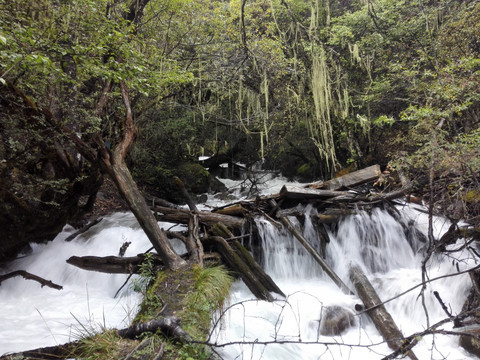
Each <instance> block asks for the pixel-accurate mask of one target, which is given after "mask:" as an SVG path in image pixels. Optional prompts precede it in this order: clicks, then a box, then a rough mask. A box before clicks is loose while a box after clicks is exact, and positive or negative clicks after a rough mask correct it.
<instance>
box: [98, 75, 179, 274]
mask: <svg viewBox="0 0 480 360" xmlns="http://www.w3.org/2000/svg"><path fill="white" fill-rule="evenodd" d="M120 89H121V91H122V98H123V102H124V104H125V109H126V114H125V130H124V132H123V138H122V140H121V141H120V142H119V143H118V145H117V146H116V147H115V150H114V151H113V153H112V155H111V156H109V155H108V154H105V153H104V154H105V155H107V156H102V157H101V159H100V160H101V165H102V169H103V170H104V171H105V172H106V173H108V174H109V176H110V177H111V178H112V180H113V181H114V183H115V185H117V188H118V191H119V192H120V194H121V195H122V197H123V198H124V199H125V201H126V202H127V204H128V207H129V208H130V210H131V211H132V213H133V214H134V215H135V217H136V219H137V221H138V222H139V224H140V226H141V227H142V229H143V231H145V234H146V235H147V237H148V239H149V240H150V242H151V243H152V245H153V247H154V249H155V250H156V251H157V253H158V255H160V257H161V258H162V260H163V261H164V263H165V265H166V266H167V267H168V268H169V269H172V270H175V269H178V268H180V267H182V266H185V265H186V262H185V260H183V259H182V258H181V257H180V256H179V255H178V254H177V253H176V252H175V251H174V250H173V247H172V245H171V244H170V242H169V241H168V238H167V236H166V234H165V232H164V231H163V230H162V229H160V227H159V226H158V223H157V220H156V219H155V216H154V215H153V213H152V211H151V210H150V208H149V207H148V205H147V203H146V202H145V198H144V197H143V195H142V193H141V192H140V190H139V189H138V187H137V184H136V183H135V181H134V180H133V178H132V175H131V174H130V171H129V170H128V167H127V165H126V163H125V157H126V155H127V152H128V150H129V149H130V147H131V146H132V144H133V141H134V139H135V137H136V134H137V129H136V127H135V125H134V123H133V115H132V109H131V107H130V99H129V95H128V91H127V88H126V86H125V84H123V83H122V82H120Z"/></svg>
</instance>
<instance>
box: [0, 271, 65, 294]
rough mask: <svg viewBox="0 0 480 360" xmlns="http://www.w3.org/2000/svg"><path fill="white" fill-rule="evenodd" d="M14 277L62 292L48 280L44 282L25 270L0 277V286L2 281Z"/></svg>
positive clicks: (61, 287)
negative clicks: (20, 277)
mask: <svg viewBox="0 0 480 360" xmlns="http://www.w3.org/2000/svg"><path fill="white" fill-rule="evenodd" d="M15 276H22V277H23V278H24V279H27V280H34V281H36V282H38V283H40V285H42V287H44V286H48V287H51V288H52V289H57V290H62V289H63V286H61V285H57V284H55V283H53V282H51V281H50V280H46V279H44V278H41V277H40V276H37V275H33V274H30V273H29V272H27V271H25V270H17V271H13V272H11V273H8V274H5V275H2V276H0V285H1V284H2V282H3V281H4V280H7V279H10V278H13V277H15Z"/></svg>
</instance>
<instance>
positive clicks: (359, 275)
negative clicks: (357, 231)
mask: <svg viewBox="0 0 480 360" xmlns="http://www.w3.org/2000/svg"><path fill="white" fill-rule="evenodd" d="M349 275H350V279H351V280H352V283H353V285H354V286H355V289H356V290H357V294H358V297H359V298H360V299H361V300H362V302H363V304H364V305H365V308H366V311H367V314H368V315H369V316H370V318H371V319H372V321H373V323H374V324H375V327H376V328H377V329H378V331H379V332H380V334H382V336H383V338H384V339H385V341H386V342H387V344H388V346H389V347H390V348H391V349H393V350H398V349H399V348H401V347H402V345H403V339H404V336H403V335H402V333H401V331H400V330H399V328H398V327H397V325H396V324H395V322H394V321H393V318H392V316H391V315H390V313H389V312H388V311H387V309H386V308H385V306H383V305H382V301H381V300H380V298H379V297H378V295H377V293H376V291H375V289H374V288H373V286H372V284H371V283H370V281H368V278H367V277H366V275H365V273H364V272H363V271H362V269H360V267H358V266H356V265H355V266H352V267H350V270H349ZM404 355H405V354H404ZM406 355H407V356H408V357H409V358H410V359H412V360H417V357H416V356H415V354H414V353H413V352H412V351H408V352H407V353H406Z"/></svg>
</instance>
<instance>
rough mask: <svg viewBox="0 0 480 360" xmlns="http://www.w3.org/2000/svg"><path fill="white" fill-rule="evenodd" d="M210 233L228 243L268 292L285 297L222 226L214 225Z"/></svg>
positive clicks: (243, 247)
mask: <svg viewBox="0 0 480 360" xmlns="http://www.w3.org/2000/svg"><path fill="white" fill-rule="evenodd" d="M211 231H212V233H213V234H215V235H217V236H220V237H223V238H225V240H226V241H228V242H229V244H230V245H231V247H232V249H233V251H235V253H236V254H237V255H238V256H239V257H240V258H241V260H243V262H244V263H245V265H246V266H247V267H248V268H250V270H251V271H252V273H253V274H255V276H256V277H257V278H258V280H259V281H260V282H261V283H262V284H263V285H264V286H265V288H266V289H267V290H268V291H271V292H274V293H277V294H279V295H282V296H283V297H285V294H284V293H283V291H282V290H280V288H279V287H278V285H277V284H276V283H275V282H274V281H273V280H272V278H271V277H270V275H268V274H267V273H266V272H265V271H264V270H263V269H262V267H261V266H260V265H258V263H257V262H256V261H255V259H254V258H253V256H252V255H251V254H250V253H249V252H248V250H247V249H246V248H245V246H243V245H242V244H241V243H240V242H239V241H238V240H232V241H230V239H235V237H234V236H233V234H232V233H231V232H230V230H228V229H227V228H226V227H225V226H224V225H222V224H216V225H215V226H214V227H212V229H211Z"/></svg>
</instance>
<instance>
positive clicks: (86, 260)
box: [67, 254, 165, 274]
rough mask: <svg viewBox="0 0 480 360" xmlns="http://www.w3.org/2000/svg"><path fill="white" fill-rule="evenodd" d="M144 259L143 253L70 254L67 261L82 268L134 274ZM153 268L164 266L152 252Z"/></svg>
mask: <svg viewBox="0 0 480 360" xmlns="http://www.w3.org/2000/svg"><path fill="white" fill-rule="evenodd" d="M144 260H145V256H143V254H140V255H137V256H130V257H119V256H104V257H100V256H72V257H70V258H69V259H67V263H68V264H70V265H73V266H76V267H78V268H80V269H83V270H89V271H97V272H103V273H108V274H136V273H138V272H139V271H140V265H141V264H142V262H143V261H144ZM152 260H153V266H154V269H156V270H159V269H162V268H164V267H165V265H164V263H163V261H162V260H161V258H160V257H159V256H158V255H156V254H152Z"/></svg>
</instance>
